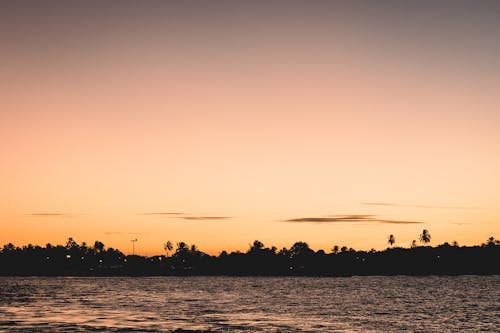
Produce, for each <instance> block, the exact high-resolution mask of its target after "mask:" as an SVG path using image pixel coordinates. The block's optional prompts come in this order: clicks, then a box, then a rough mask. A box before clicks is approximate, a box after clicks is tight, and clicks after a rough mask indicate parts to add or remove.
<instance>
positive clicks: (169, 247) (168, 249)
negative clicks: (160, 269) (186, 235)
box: [163, 241, 174, 257]
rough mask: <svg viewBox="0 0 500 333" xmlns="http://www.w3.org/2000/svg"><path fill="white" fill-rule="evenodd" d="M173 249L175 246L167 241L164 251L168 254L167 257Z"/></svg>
mask: <svg viewBox="0 0 500 333" xmlns="http://www.w3.org/2000/svg"><path fill="white" fill-rule="evenodd" d="M173 248H174V245H173V244H172V242H171V241H166V242H165V244H163V249H164V250H165V252H166V253H167V257H168V253H169V252H170V251H172V249H173Z"/></svg>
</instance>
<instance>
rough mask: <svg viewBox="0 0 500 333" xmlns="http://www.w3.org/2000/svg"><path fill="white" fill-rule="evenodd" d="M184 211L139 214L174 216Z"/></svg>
mask: <svg viewBox="0 0 500 333" xmlns="http://www.w3.org/2000/svg"><path fill="white" fill-rule="evenodd" d="M184 214H185V213H178V212H152V213H140V214H139V215H153V216H155V215H156V216H175V215H184Z"/></svg>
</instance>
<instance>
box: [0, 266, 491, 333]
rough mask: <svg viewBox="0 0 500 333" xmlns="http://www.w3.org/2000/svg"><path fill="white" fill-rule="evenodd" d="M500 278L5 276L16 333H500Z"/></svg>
mask: <svg viewBox="0 0 500 333" xmlns="http://www.w3.org/2000/svg"><path fill="white" fill-rule="evenodd" d="M499 286H500V277H498V276H492V277H491V276H490V277H476V276H462V277H353V278H290V277H289V278H263V277H257V278H252V277H240V278H231V277H189V278H178V277H158V278H12V277H8V278H0V331H6V332H11V331H12V332H134V331H140V332H175V333H200V332H210V333H212V332H215V333H220V332H234V333H243V332H245V333H248V332H269V333H273V332H274V333H277V332H290V333H294V332H311V333H315V332H322V333H323V332H343V333H346V332H401V331H411V332H437V331H439V332H457V331H460V332H477V331H483V332H497V331H498V330H499V323H498V318H499V316H500V304H499V300H500V291H499V289H500V288H498V287H499Z"/></svg>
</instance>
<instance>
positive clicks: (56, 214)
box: [24, 213, 73, 217]
mask: <svg viewBox="0 0 500 333" xmlns="http://www.w3.org/2000/svg"><path fill="white" fill-rule="evenodd" d="M24 215H26V216H33V217H73V215H72V214H68V213H28V214H24Z"/></svg>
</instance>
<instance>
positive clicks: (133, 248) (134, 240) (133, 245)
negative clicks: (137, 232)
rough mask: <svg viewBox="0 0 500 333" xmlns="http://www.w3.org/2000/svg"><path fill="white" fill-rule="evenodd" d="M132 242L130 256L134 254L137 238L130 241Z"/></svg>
mask: <svg viewBox="0 0 500 333" xmlns="http://www.w3.org/2000/svg"><path fill="white" fill-rule="evenodd" d="M130 241H131V242H132V255H134V254H135V242H137V238H134V239H131V240H130Z"/></svg>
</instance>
